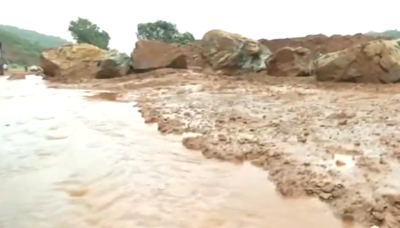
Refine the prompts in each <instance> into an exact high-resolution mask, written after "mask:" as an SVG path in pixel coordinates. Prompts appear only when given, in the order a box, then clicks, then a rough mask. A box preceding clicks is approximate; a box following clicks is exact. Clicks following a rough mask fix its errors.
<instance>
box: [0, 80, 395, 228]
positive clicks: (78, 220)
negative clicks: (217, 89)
mask: <svg viewBox="0 0 400 228" xmlns="http://www.w3.org/2000/svg"><path fill="white" fill-rule="evenodd" d="M174 77H175V76H174V75H172V76H171V75H170V76H168V75H167V76H165V77H163V78H159V79H152V80H150V79H142V80H139V79H136V80H135V81H134V82H133V81H131V80H129V82H115V81H110V82H109V83H110V84H108V85H107V83H106V84H103V85H101V86H98V87H96V88H100V87H104V88H106V87H108V88H109V89H111V87H113V86H116V87H114V88H113V89H114V92H110V91H93V90H86V89H85V90H66V89H54V88H60V87H63V86H60V85H50V86H48V87H46V86H45V85H44V84H43V81H41V80H40V79H38V78H35V77H31V76H27V77H26V79H25V80H15V81H13V80H12V81H9V80H6V78H5V77H2V78H0V109H1V112H0V138H1V142H2V143H1V144H0V156H1V159H0V183H1V184H0V192H1V194H0V227H2V228H54V227H58V228H63V227H65V228H67V227H68V228H70V227H76V228H86V227H88V228H94V227H96V228H100V227H101V228H106V227H107V228H114V227H115V228H124V227H130V228H132V227H140V228H142V227H167V228H168V227H171V228H175V227H176V228H178V227H182V228H183V227H184V228H187V227H196V228H203V227H204V228H206V227H207V228H209V227H221V228H236V227H237V228H239V227H260V228H261V227H265V225H266V224H269V225H271V226H274V227H282V228H286V227H287V228H289V227H290V228H291V227H299V228H308V227H327V228H331V227H332V228H342V227H346V228H347V227H361V226H358V225H355V224H353V223H352V222H351V219H347V220H346V222H342V221H341V220H339V219H337V218H336V217H338V215H336V216H334V214H332V211H331V209H330V208H329V206H328V204H324V203H321V202H320V201H319V200H318V199H317V198H292V199H290V198H289V199H288V198H284V197H282V196H279V195H278V194H276V192H275V185H274V184H273V183H272V182H270V181H269V180H268V173H269V174H270V179H272V180H273V181H274V182H275V183H276V184H277V186H278V190H279V192H281V193H284V195H286V196H296V195H300V193H302V192H304V191H305V190H304V188H305V186H311V183H310V181H311V179H312V180H315V182H316V183H315V185H316V186H320V187H314V188H313V189H311V191H312V192H313V194H315V195H322V193H321V192H320V191H326V196H328V195H329V196H332V198H329V197H326V198H327V199H325V200H328V201H330V202H331V205H335V204H333V202H337V203H339V202H340V200H339V199H340V197H337V195H336V194H338V192H340V193H342V196H343V197H346V194H348V193H349V191H350V189H351V187H354V186H355V185H356V184H357V183H358V182H354V181H349V180H350V177H351V176H352V175H353V174H356V175H359V174H364V173H375V176H374V177H375V178H376V177H380V176H382V175H387V177H388V178H394V175H396V174H395V173H391V174H390V172H389V171H387V172H386V173H384V172H383V171H380V172H373V171H367V170H368V169H367V168H355V167H358V166H356V164H360V161H361V158H362V157H363V156H362V155H361V153H360V152H357V153H356V152H354V153H353V152H352V153H350V152H348V151H346V150H345V149H343V150H342V153H333V152H332V153H329V154H328V153H327V152H326V153H325V154H327V155H326V159H325V158H324V159H321V158H320V157H319V156H317V152H315V151H313V149H315V148H316V146H315V145H314V144H311V145H310V146H309V147H310V148H311V149H310V151H308V152H306V151H304V150H305V145H308V144H307V143H310V142H312V138H311V137H312V136H313V131H311V130H310V134H309V141H307V142H302V144H300V143H299V142H297V141H295V140H292V139H291V138H290V137H289V136H290V135H289V133H286V134H284V133H283V132H284V131H283V129H284V128H283V127H282V126H281V127H279V126H278V125H277V126H275V125H274V126H268V127H265V126H264V127H263V126H261V125H260V124H261V122H260V121H259V118H262V117H259V115H261V113H255V114H252V113H249V112H248V111H249V107H250V108H254V107H258V106H259V105H260V107H269V108H267V110H270V115H269V116H270V117H271V118H272V117H273V116H274V115H275V116H276V117H275V118H276V120H279V118H283V116H286V115H288V116H290V115H289V114H290V112H288V113H287V114H282V115H280V116H278V115H277V114H274V108H273V107H275V108H276V109H277V106H273V105H271V104H270V106H268V100H259V99H261V97H253V98H252V101H257V100H259V103H257V102H255V103H254V104H253V105H251V104H250V103H249V102H247V104H246V105H245V103H246V102H245V101H246V100H244V99H249V95H246V94H244V93H243V94H242V95H241V96H234V97H232V96H233V94H231V92H232V91H231V90H230V89H229V86H228V87H227V89H228V90H226V91H225V92H223V93H218V94H213V93H211V92H209V91H212V90H211V89H212V88H214V87H213V86H214V85H213V86H210V85H209V84H207V85H206V84H204V87H201V86H199V85H200V84H199V83H197V82H196V80H193V81H192V79H190V77H191V76H188V80H187V81H186V82H184V81H185V80H183V81H182V82H183V84H187V85H182V86H180V87H179V89H177V90H172V88H169V86H172V85H174V86H175V88H176V86H177V85H176V83H177V81H176V80H174ZM191 82H194V83H193V85H189V84H191ZM154 85H158V86H159V87H157V86H156V87H154ZM49 87H50V88H49ZM51 87H52V88H51ZM69 87H74V88H77V87H78V86H69ZM79 87H87V88H89V87H90V88H91V87H94V86H93V83H90V85H89V84H88V85H80V86H79ZM130 88H136V89H135V90H131V89H130ZM139 88H141V89H139ZM199 88H200V89H199ZM201 88H203V89H201ZM206 89H207V90H206ZM115 91H118V92H115ZM207 91H208V92H207ZM284 92H285V91H282V93H284ZM239 97H242V99H239ZM246 97H247V98H246ZM282 97H284V96H282ZM233 98H235V99H233ZM287 98H289V97H287ZM263 99H264V98H263ZM233 100H236V102H233V103H231V104H230V103H226V104H224V102H227V101H233ZM293 100H294V99H293ZM116 101H119V102H116ZM133 101H139V102H137V103H136V102H133ZM283 101H284V100H282V102H283ZM149 102H150V103H149ZM139 109H140V113H139V112H138V110H139ZM254 110H258V111H259V112H263V113H264V114H266V113H265V112H266V110H264V109H262V108H260V109H254ZM221 112H222V113H221ZM304 112H305V111H304ZM264 114H263V115H264ZM141 115H143V116H144V117H145V119H146V122H158V123H159V125H158V126H157V125H155V124H148V125H145V124H144V123H143V122H144V120H143V119H142V118H141ZM287 118H288V120H287V121H289V122H287V123H293V121H294V120H293V119H289V117H287ZM320 118H321V117H320ZM321 119H322V118H321ZM333 119H334V121H336V122H337V121H340V119H338V118H333ZM342 119H345V118H342ZM263 120H265V118H264V119H263ZM245 121H246V123H245ZM290 121H292V122H290ZM321 121H323V120H321ZM265 122H268V121H265ZM325 122H327V121H325ZM325 122H323V123H325ZM336 122H335V123H336ZM281 124H282V123H281ZM227 126H229V130H228V129H226V127H227ZM341 126H344V127H346V126H350V125H341ZM157 128H158V130H160V131H161V132H163V133H182V132H184V131H185V132H197V133H203V135H202V136H201V137H196V138H190V136H193V135H195V134H187V136H186V137H185V138H183V139H182V136H179V135H171V134H168V135H167V134H160V133H158V132H157ZM266 128H269V129H270V131H272V130H273V129H276V132H279V133H275V134H276V136H270V135H268V134H265V135H263V136H262V135H259V134H256V133H257V132H258V133H262V132H264V131H265V129H266ZM251 129H255V130H251ZM278 129H282V130H279V131H278ZM293 130H295V128H293ZM287 131H288V130H287ZM265 133H267V131H265ZM330 134H333V133H330ZM262 137H264V141H265V143H264V144H261V143H263V141H256V140H261V139H262ZM279 137H280V138H282V139H283V138H284V137H287V138H288V140H287V141H286V142H285V143H283V144H282V145H281V144H278V143H277V140H278V139H280V138H279ZM321 137H322V136H321ZM182 141H183V142H184V145H185V146H187V147H188V148H193V149H200V150H202V151H203V154H204V155H205V156H206V157H209V158H219V159H222V160H229V161H234V162H236V163H243V164H240V165H238V164H231V163H229V162H220V161H218V160H215V159H205V158H204V156H203V155H202V154H201V153H199V152H197V151H194V150H188V149H185V148H184V147H183V146H182ZM359 141H360V142H359V143H360V144H359V145H358V148H364V146H366V145H364V143H365V142H364V141H363V140H359ZM251 142H253V144H251ZM291 143H293V145H292V144H291ZM273 144H277V145H273ZM229 145H230V147H228V146H229ZM299 145H303V147H301V146H299ZM281 146H282V147H281ZM283 146H286V147H283ZM342 146H344V145H342ZM390 146H392V145H386V147H390ZM258 147H260V148H266V149H268V150H264V151H261V149H260V150H254V148H258ZM314 147H315V148H314ZM370 147H371V145H370ZM386 147H385V148H386ZM224 148H225V149H224ZM294 148H300V149H302V150H303V151H298V152H296V153H295V152H294V151H291V150H290V149H292V150H294ZM285 149H286V150H285ZM354 150H355V149H354ZM359 150H361V149H359ZM385 150H387V149H385ZM308 154H310V156H308ZM328 155H329V156H331V157H329V158H328ZM335 155H336V156H337V157H335ZM339 155H343V156H345V155H349V156H350V155H352V156H355V158H354V159H355V160H352V159H348V157H340V156H339ZM357 156H358V157H357ZM367 158H368V157H367V156H364V160H363V162H364V163H363V164H364V166H362V167H369V166H368V165H367V164H370V163H371V162H374V161H375V160H368V159H367ZM318 159H319V160H318ZM335 159H336V161H335ZM244 160H249V161H251V162H252V163H253V164H256V165H258V166H262V167H265V168H266V169H267V170H268V171H269V172H265V171H264V170H262V169H259V168H257V167H256V166H254V165H251V164H250V163H249V162H242V161H244ZM338 161H340V162H338ZM391 161H392V163H390V164H387V166H385V167H386V168H387V169H389V168H390V165H394V164H395V163H396V161H395V160H393V159H391ZM305 162H309V163H310V164H309V165H308V166H304V164H303V163H305ZM317 163H318V164H317ZM338 163H340V164H341V165H337V164H338ZM342 163H343V164H342ZM278 165H280V166H281V169H278ZM294 165H298V166H297V167H294ZM319 165H325V166H326V167H327V168H328V169H330V170H332V173H336V176H334V177H331V178H330V179H329V173H327V172H326V170H325V169H322V168H321V167H320V166H319ZM337 166H340V167H337ZM381 166H383V165H381ZM290 167H291V168H292V170H291V171H290V170H289V168H290ZM376 168H380V166H377V167H376ZM382 170H384V169H382ZM302 172H303V173H302ZM389 174H390V175H391V176H388V175H389ZM322 177H324V178H325V179H319V178H322ZM339 177H343V180H346V181H348V182H343V183H342V187H338V186H337V185H336V184H334V181H338V180H339V179H338V178H339ZM345 177H347V178H348V179H346V178H345ZM374 177H371V180H370V181H369V182H366V183H369V184H368V185H369V186H370V187H372V184H370V183H371V181H372V180H373V178H374ZM280 178H283V179H284V180H285V181H282V180H283V179H280ZM364 178H366V177H364ZM322 180H323V181H322ZM352 180H354V179H352ZM387 180H388V181H389V179H387ZM380 181H383V180H380ZM289 182H290V183H291V184H290V185H291V186H292V188H291V190H288V188H287V187H285V186H287V185H288V184H289ZM322 184H323V185H322ZM350 184H351V185H350ZM377 184H378V183H377ZM319 189H322V190H319ZM309 190H310V189H309ZM393 190H395V189H394V188H393ZM285 192H286V193H285ZM362 193H363V194H366V193H367V191H365V192H362ZM357 196H358V197H362V196H363V195H362V194H359V195H357V194H355V197H357ZM348 199H349V200H350V199H351V198H348ZM360 199H361V198H360ZM337 205H338V204H337ZM348 205H349V206H350V205H351V204H350V202H348ZM339 212H340V211H339ZM353 212H359V213H360V215H362V210H361V209H358V211H357V210H355V211H353ZM381 213H382V215H383V216H386V214H385V213H384V212H381ZM356 218H359V217H356Z"/></svg>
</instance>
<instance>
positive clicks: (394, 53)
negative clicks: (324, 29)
mask: <svg viewBox="0 0 400 228" xmlns="http://www.w3.org/2000/svg"><path fill="white" fill-rule="evenodd" d="M314 68H315V75H316V79H317V80H319V81H337V82H357V83H397V82H400V40H376V41H370V42H367V43H363V44H359V45H356V46H353V47H351V48H348V49H344V50H342V51H338V52H333V53H328V54H326V55H323V56H321V57H320V58H318V59H317V60H316V61H315V63H314Z"/></svg>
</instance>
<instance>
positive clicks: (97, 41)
mask: <svg viewBox="0 0 400 228" xmlns="http://www.w3.org/2000/svg"><path fill="white" fill-rule="evenodd" d="M68 31H69V32H70V33H71V36H72V37H73V38H74V40H75V41H76V42H77V43H87V44H92V45H94V46H97V47H99V48H101V49H108V44H109V42H110V36H109V35H108V33H107V32H106V31H104V30H101V29H100V28H99V26H97V25H96V24H94V23H93V22H91V21H89V20H88V19H85V18H80V17H79V18H78V19H76V20H74V21H71V22H70V23H69V27H68Z"/></svg>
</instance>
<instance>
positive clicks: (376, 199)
mask: <svg viewBox="0 0 400 228" xmlns="http://www.w3.org/2000/svg"><path fill="white" fill-rule="evenodd" d="M58 87H69V88H86V89H88V88H91V89H107V90H117V91H119V92H120V93H122V94H127V93H134V94H135V97H137V102H138V103H137V106H138V107H139V108H140V113H141V114H142V116H143V118H144V121H145V122H146V123H158V130H159V131H160V132H162V133H165V134H182V133H185V132H195V133H199V134H201V135H199V136H193V137H186V138H184V139H183V141H182V143H183V145H184V146H186V147H187V148H189V149H194V150H200V151H201V152H202V153H203V155H204V156H205V157H206V158H212V159H219V160H223V161H229V162H234V163H242V162H245V161H250V162H251V163H252V164H254V165H256V166H258V167H260V168H263V169H265V170H266V171H268V174H269V178H270V179H271V180H272V181H273V182H274V183H275V184H276V190H277V192H279V193H280V194H281V195H283V196H286V197H303V196H312V197H318V198H319V199H320V200H321V201H323V202H326V203H328V204H329V205H331V206H332V209H333V213H334V214H335V215H337V216H338V217H340V218H342V219H344V220H354V221H357V222H360V223H362V224H364V225H368V226H371V225H379V226H380V227H381V228H395V227H396V228H397V227H400V206H399V205H400V194H399V193H400V185H399V184H398V181H397V180H398V178H399V176H398V175H399V171H400V166H399V159H400V150H399V149H398V148H400V139H399V138H398V137H397V135H398V132H399V131H400V122H399V120H400V116H399V111H398V110H399V109H400V106H399V100H400V95H397V94H398V93H400V89H399V88H398V87H397V86H396V85H363V84H345V83H341V84H335V83H320V82H316V81H315V80H314V79H313V78H279V77H268V76H265V75H262V74H261V75H257V74H254V75H248V76H243V77H223V76H215V75H206V74H201V73H194V72H192V71H187V70H180V71H174V70H157V71H155V72H153V73H146V74H138V75H130V76H128V77H125V78H120V79H110V80H102V81H94V82H90V83H89V82H88V83H85V84H80V85H67V86H65V85H58ZM113 99H114V97H113ZM110 100H111V99H110ZM250 178H251V177H250Z"/></svg>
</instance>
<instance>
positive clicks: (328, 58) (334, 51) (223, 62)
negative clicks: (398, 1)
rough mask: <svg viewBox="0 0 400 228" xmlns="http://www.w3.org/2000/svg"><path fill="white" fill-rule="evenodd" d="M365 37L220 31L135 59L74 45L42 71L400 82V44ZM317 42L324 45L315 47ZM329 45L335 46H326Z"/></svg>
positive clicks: (44, 60) (80, 75) (154, 48)
mask: <svg viewBox="0 0 400 228" xmlns="http://www.w3.org/2000/svg"><path fill="white" fill-rule="evenodd" d="M365 37H366V36H364V35H360V34H357V35H355V36H332V37H326V36H323V35H316V36H307V37H305V38H303V39H301V38H293V39H280V40H258V41H257V40H253V39H249V38H247V37H244V36H242V35H240V34H235V33H229V32H226V31H223V30H217V29H215V30H211V31H208V32H207V33H205V34H204V36H203V38H202V40H200V41H196V43H195V44H191V45H187V46H178V45H175V44H169V43H164V42H159V41H151V40H140V41H137V42H136V45H135V48H134V50H133V51H132V53H131V54H130V56H129V55H127V54H125V53H121V52H118V51H116V50H102V49H99V48H97V47H95V46H93V45H90V44H68V45H64V46H60V47H55V48H50V49H47V50H45V51H44V52H43V53H42V54H41V56H40V67H41V68H42V69H43V73H44V75H45V76H46V78H47V79H56V80H58V81H64V82H77V81H81V80H84V79H108V78H116V77H124V76H126V75H129V74H132V73H144V72H148V71H152V70H156V69H160V68H172V69H188V68H191V67H197V68H203V69H204V68H208V69H212V70H213V71H214V72H216V73H219V74H224V75H231V76H235V75H243V74H246V73H254V72H258V73H260V72H261V73H262V72H264V73H265V74H266V75H269V76H284V77H306V76H312V77H315V79H316V80H318V81H336V82H358V83H396V82H399V81H400V40H389V39H383V38H372V37H367V38H365ZM311 41H312V42H314V43H318V45H310V44H311V43H312V42H311ZM317 41H318V42H317ZM324 42H325V43H329V44H330V45H329V46H328V45H325V46H324ZM333 44H335V45H333Z"/></svg>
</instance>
